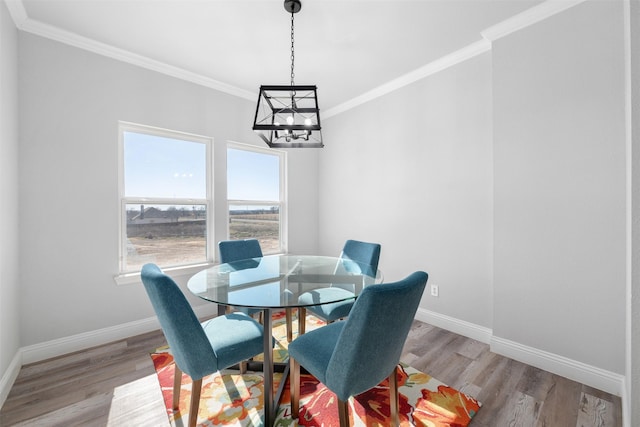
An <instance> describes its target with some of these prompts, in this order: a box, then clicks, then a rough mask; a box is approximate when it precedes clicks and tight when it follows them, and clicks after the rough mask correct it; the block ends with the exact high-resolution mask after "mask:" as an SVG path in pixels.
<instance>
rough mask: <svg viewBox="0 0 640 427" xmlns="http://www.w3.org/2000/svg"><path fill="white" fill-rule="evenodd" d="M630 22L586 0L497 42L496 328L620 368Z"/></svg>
mask: <svg viewBox="0 0 640 427" xmlns="http://www.w3.org/2000/svg"><path fill="white" fill-rule="evenodd" d="M567 28H571V30H570V31H567ZM623 28H624V25H623V9H622V3H621V2H586V3H583V4H580V5H578V6H576V7H574V8H571V9H569V10H567V11H566V12H563V13H561V14H558V15H556V16H553V17H551V18H549V19H547V20H545V21H543V22H540V23H538V24H537V25H534V26H531V27H529V28H525V29H523V30H521V31H518V32H516V33H514V34H512V35H511V36H509V37H505V38H503V39H500V40H498V41H497V42H496V43H495V44H494V46H493V58H494V62H493V71H494V92H493V93H494V179H495V194H494V197H495V216H494V218H495V234H494V245H495V251H494V254H495V264H494V265H495V268H494V295H495V298H494V328H493V332H494V335H495V336H497V337H500V338H504V339H507V340H511V341H514V342H518V343H521V344H524V345H527V346H530V347H533V348H537V349H541V350H545V351H549V352H552V353H554V354H558V355H562V356H565V357H568V358H570V359H572V360H578V361H581V362H584V363H587V364H589V365H592V366H597V367H600V368H602V369H606V370H609V371H612V372H616V373H620V374H624V346H625V312H624V307H625V292H626V234H625V233H626V206H625V197H626V172H625V168H626V157H625V133H624V129H625V128H624V126H625V124H624V120H625V111H624V105H625V95H624V32H623ZM585 343H593V344H595V345H592V346H590V349H589V351H586V352H585V351H584V349H585V347H584V345H585Z"/></svg>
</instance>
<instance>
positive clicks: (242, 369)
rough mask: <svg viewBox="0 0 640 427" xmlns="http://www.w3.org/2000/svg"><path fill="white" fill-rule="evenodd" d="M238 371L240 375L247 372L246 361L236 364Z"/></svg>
mask: <svg viewBox="0 0 640 427" xmlns="http://www.w3.org/2000/svg"><path fill="white" fill-rule="evenodd" d="M238 370H239V371H240V375H243V374H245V373H246V372H247V361H246V360H243V361H242V362H238Z"/></svg>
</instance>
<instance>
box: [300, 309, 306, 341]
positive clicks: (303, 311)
mask: <svg viewBox="0 0 640 427" xmlns="http://www.w3.org/2000/svg"><path fill="white" fill-rule="evenodd" d="M306 331H307V309H306V308H304V307H299V308H298V335H304V333H305V332H306Z"/></svg>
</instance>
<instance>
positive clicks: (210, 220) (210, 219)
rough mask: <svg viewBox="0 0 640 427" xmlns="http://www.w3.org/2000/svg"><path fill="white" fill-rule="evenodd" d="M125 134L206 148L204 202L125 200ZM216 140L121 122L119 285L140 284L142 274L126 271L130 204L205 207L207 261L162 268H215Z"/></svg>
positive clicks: (180, 270) (188, 270)
mask: <svg viewBox="0 0 640 427" xmlns="http://www.w3.org/2000/svg"><path fill="white" fill-rule="evenodd" d="M125 132H134V133H142V134H146V135H153V136H158V137H164V138H171V139H178V140H184V141H189V142H197V143H201V144H205V146H206V150H205V152H206V160H205V161H206V198H205V199H185V198H177V199H173V198H153V197H126V196H125V193H124V191H125V182H124V181H125V177H124V172H125V171H124V134H125ZM213 164H214V163H213V138H211V137H207V136H202V135H196V134H191V133H186V132H180V131H175V130H170V129H163V128H158V127H153V126H147V125H141V124H137V123H130V122H124V121H119V122H118V209H119V210H120V211H119V214H118V218H119V224H118V226H119V238H118V275H116V277H115V281H116V283H117V284H119V285H122V284H129V283H137V282H140V271H124V263H125V254H126V251H127V247H126V245H127V213H126V205H128V204H138V205H139V204H147V205H153V204H175V205H185V204H197V205H205V206H206V210H207V227H206V236H207V243H206V251H207V257H206V258H207V259H206V262H201V263H193V264H185V265H180V266H176V267H171V268H163V270H164V271H173V272H175V273H177V274H192V273H195V272H197V271H199V270H201V269H202V268H203V267H205V266H208V265H213V259H214V254H215V249H214V248H215V246H214V243H213V242H214V240H215V239H214V232H213V231H214V211H213V206H214V204H213V181H212V176H213Z"/></svg>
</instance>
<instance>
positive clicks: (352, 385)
mask: <svg viewBox="0 0 640 427" xmlns="http://www.w3.org/2000/svg"><path fill="white" fill-rule="evenodd" d="M427 279H428V275H427V273H425V272H423V271H417V272H415V273H413V274H411V275H409V276H408V277H406V278H405V279H403V280H400V281H398V282H395V283H386V284H383V285H382V284H381V285H371V286H367V287H366V288H364V289H363V291H362V293H361V294H360V295H359V296H358V299H357V300H356V301H355V303H354V305H353V308H352V309H351V313H350V314H349V317H348V318H347V320H345V321H343V322H335V323H332V324H330V325H327V326H325V327H322V328H319V329H315V330H313V331H310V332H309V333H307V334H304V335H300V336H299V337H298V338H296V339H295V340H294V341H293V342H292V343H291V344H289V363H290V375H291V381H290V386H291V411H292V415H293V417H294V418H298V415H299V409H300V367H301V366H302V367H304V368H305V369H306V370H307V371H308V372H309V373H310V374H311V375H313V376H315V377H316V378H317V379H318V380H319V381H320V382H322V383H323V384H324V385H326V386H327V388H328V389H329V390H331V391H332V392H333V393H335V394H336V396H337V398H338V411H339V417H340V426H341V427H345V426H348V425H349V408H348V405H347V401H348V400H349V397H351V396H356V395H358V394H360V393H363V392H365V391H367V390H369V389H370V388H372V387H375V386H376V385H378V384H379V383H380V382H381V381H382V380H384V379H385V378H387V377H388V378H389V392H390V393H391V396H390V403H391V416H392V425H395V426H398V425H399V415H398V383H397V366H398V363H399V362H400V355H401V354H402V347H403V346H404V342H405V340H406V339H407V335H408V334H409V329H410V328H411V323H412V321H413V319H414V316H415V313H416V311H417V309H418V305H419V303H420V299H421V297H422V293H423V291H424V288H425V286H426V283H427Z"/></svg>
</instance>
